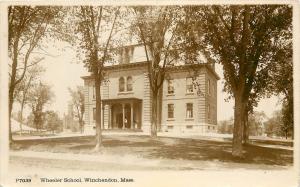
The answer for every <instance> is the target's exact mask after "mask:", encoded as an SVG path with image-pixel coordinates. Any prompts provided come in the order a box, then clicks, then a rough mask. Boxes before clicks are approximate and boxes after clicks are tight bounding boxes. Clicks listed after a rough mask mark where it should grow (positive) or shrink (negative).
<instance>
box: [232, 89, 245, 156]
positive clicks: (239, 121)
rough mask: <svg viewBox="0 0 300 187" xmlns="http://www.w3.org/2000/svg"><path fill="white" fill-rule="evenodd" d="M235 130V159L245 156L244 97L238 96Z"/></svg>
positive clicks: (236, 98) (235, 109)
mask: <svg viewBox="0 0 300 187" xmlns="http://www.w3.org/2000/svg"><path fill="white" fill-rule="evenodd" d="M234 106H235V107H234V128H233V141H232V155H233V156H235V157H242V156H243V143H242V141H243V120H244V119H243V118H244V114H245V103H243V101H242V96H241V95H239V94H237V96H236V97H235V105H234Z"/></svg>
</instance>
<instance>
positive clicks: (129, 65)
mask: <svg viewBox="0 0 300 187" xmlns="http://www.w3.org/2000/svg"><path fill="white" fill-rule="evenodd" d="M147 64H148V62H147V61H142V62H136V63H126V64H116V65H111V66H105V67H104V71H105V70H115V69H118V70H119V69H129V68H132V67H142V66H146V65H147ZM201 67H205V68H207V69H208V70H209V71H210V72H211V73H212V74H213V75H214V76H215V77H216V79H217V80H220V77H219V75H218V74H217V73H216V72H215V70H214V69H213V68H212V67H211V65H210V64H208V63H201V64H185V65H179V66H171V67H168V68H167V71H172V70H186V69H195V68H201ZM81 78H82V79H84V80H85V79H92V76H91V75H88V76H82V77H81Z"/></svg>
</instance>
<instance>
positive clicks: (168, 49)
mask: <svg viewBox="0 0 300 187" xmlns="http://www.w3.org/2000/svg"><path fill="white" fill-rule="evenodd" d="M133 10H134V12H135V21H134V23H133V28H134V29H136V32H135V34H136V35H137V36H138V40H139V41H140V42H141V43H142V44H143V45H144V49H145V53H146V59H147V62H148V78H149V84H150V89H151V98H152V106H151V108H152V110H151V137H156V136H157V127H158V124H159V123H160V122H159V112H158V111H159V100H160V97H159V96H160V92H161V87H162V85H163V82H164V80H165V78H166V71H167V68H168V67H170V66H172V65H173V64H174V63H175V60H176V59H178V58H179V56H180V54H181V53H182V50H181V49H182V47H180V45H179V43H178V42H177V41H179V40H178V34H177V33H178V30H177V29H178V27H179V26H178V25H179V20H180V18H181V17H180V13H181V11H180V10H181V9H180V8H179V7H177V6H172V7H171V6H170V7H168V6H160V7H150V6H149V7H134V8H133Z"/></svg>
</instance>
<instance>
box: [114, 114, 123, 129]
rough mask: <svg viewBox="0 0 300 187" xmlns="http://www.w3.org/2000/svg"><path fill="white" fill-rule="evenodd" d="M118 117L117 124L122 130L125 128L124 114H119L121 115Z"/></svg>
mask: <svg viewBox="0 0 300 187" xmlns="http://www.w3.org/2000/svg"><path fill="white" fill-rule="evenodd" d="M116 117H117V119H116V122H117V125H118V128H119V129H122V128H123V114H122V113H119V114H117V116H116Z"/></svg>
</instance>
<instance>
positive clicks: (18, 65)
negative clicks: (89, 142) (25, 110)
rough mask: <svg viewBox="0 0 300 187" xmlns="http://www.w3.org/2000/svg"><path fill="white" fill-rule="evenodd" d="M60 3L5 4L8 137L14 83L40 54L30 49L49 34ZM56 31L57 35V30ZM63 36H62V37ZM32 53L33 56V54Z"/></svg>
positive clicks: (57, 14)
mask: <svg viewBox="0 0 300 187" xmlns="http://www.w3.org/2000/svg"><path fill="white" fill-rule="evenodd" d="M60 16H61V14H60V7H50V6H34V7H33V6H9V7H8V54H9V58H10V64H9V65H10V70H9V71H10V72H9V76H10V79H9V140H10V142H12V141H13V139H12V134H11V121H10V118H11V114H12V109H13V103H14V100H15V94H16V87H17V86H18V84H20V83H21V81H22V80H23V78H24V77H25V74H26V72H27V70H28V68H29V67H30V66H33V65H34V64H37V63H39V62H40V61H41V60H43V58H39V57H37V56H33V53H34V50H39V49H42V43H43V41H45V39H47V36H53V35H55V34H57V33H59V32H56V31H55V29H54V28H55V27H54V25H60V24H59V20H60V19H58V18H59V17H60ZM58 35H61V33H60V34H58ZM64 38H65V37H64ZM34 57H35V58H34Z"/></svg>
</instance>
